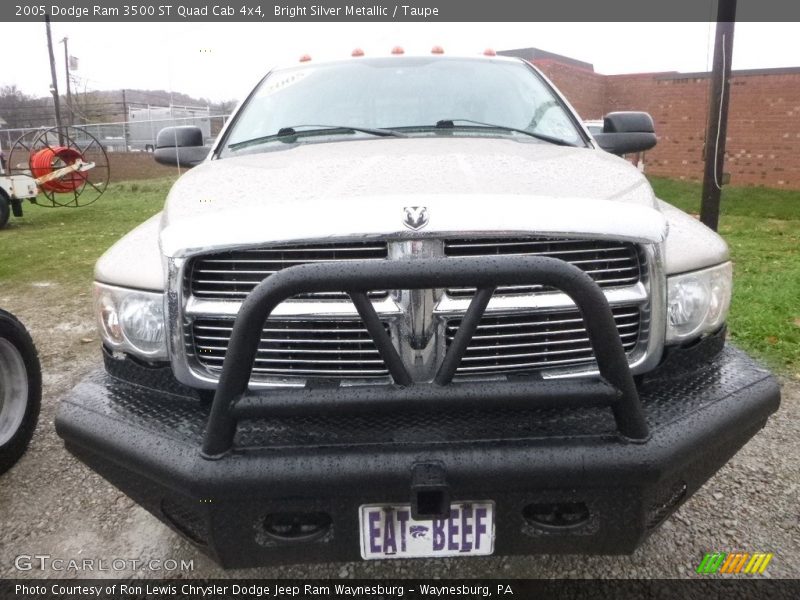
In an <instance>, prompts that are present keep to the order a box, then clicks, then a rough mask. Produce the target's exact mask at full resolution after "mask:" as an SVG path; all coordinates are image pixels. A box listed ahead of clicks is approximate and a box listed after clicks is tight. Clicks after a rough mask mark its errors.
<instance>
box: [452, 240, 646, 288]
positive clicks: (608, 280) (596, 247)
mask: <svg viewBox="0 0 800 600" xmlns="http://www.w3.org/2000/svg"><path fill="white" fill-rule="evenodd" d="M444 252H445V255H446V256H500V255H502V256H509V255H510V256H549V257H552V258H558V259H561V260H564V261H566V262H568V263H571V264H573V265H575V266H576V267H578V268H579V269H581V270H583V271H584V272H586V273H588V274H589V276H590V277H591V278H592V279H594V281H595V282H596V283H597V284H598V285H599V286H600V287H602V288H609V287H616V286H627V285H633V284H635V283H637V282H638V281H639V280H640V279H641V276H642V273H643V272H644V266H645V265H644V255H643V254H642V253H641V252H640V251H639V248H638V247H637V246H636V244H632V243H630V242H615V241H605V240H574V239H555V238H513V237H503V238H485V239H484V238H474V239H449V240H445V242H444ZM542 291H553V289H552V288H546V287H545V286H541V285H512V286H502V287H499V288H497V291H496V292H495V294H496V295H514V294H530V293H532V292H542ZM447 293H448V295H450V296H453V297H464V296H472V295H473V294H474V293H475V288H450V289H448V290H447Z"/></svg>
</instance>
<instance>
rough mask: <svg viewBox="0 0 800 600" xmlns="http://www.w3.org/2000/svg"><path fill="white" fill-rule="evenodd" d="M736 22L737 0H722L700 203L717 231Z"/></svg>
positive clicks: (703, 217) (704, 219)
mask: <svg viewBox="0 0 800 600" xmlns="http://www.w3.org/2000/svg"><path fill="white" fill-rule="evenodd" d="M735 21H736V0H718V5H717V34H716V40H715V42H714V68H713V71H712V81H711V98H710V101H709V105H708V127H707V128H706V143H705V151H706V156H705V171H704V173H703V198H702V200H701V203H700V220H701V221H702V222H703V223H704V224H705V225H707V226H708V227H710V228H711V229H713V230H714V231H716V230H717V227H718V226H719V206H720V199H721V196H722V184H723V181H722V179H723V177H722V173H723V169H724V168H725V138H726V136H727V134H728V102H729V100H730V79H731V58H732V57H733V29H734V25H735Z"/></svg>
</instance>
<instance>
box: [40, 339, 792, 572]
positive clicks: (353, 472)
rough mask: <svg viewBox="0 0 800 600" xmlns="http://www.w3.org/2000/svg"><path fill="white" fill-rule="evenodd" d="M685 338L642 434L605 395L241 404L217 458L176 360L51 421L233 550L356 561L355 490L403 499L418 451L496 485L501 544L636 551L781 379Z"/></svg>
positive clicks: (127, 481)
mask: <svg viewBox="0 0 800 600" xmlns="http://www.w3.org/2000/svg"><path fill="white" fill-rule="evenodd" d="M709 344H721V340H716V341H714V340H711V341H709V342H707V344H706V346H708V345H709ZM714 350H716V348H714ZM678 354H680V355H681V356H677V355H673V356H671V357H668V358H667V360H666V361H665V363H664V365H663V366H662V367H661V368H660V369H659V370H657V371H655V372H654V373H653V374H652V375H651V376H650V377H648V378H646V379H644V380H642V381H640V382H639V384H638V391H639V396H640V400H641V403H642V407H643V410H644V416H645V419H646V421H647V425H648V427H649V429H650V432H651V436H650V437H649V439H648V440H647V441H646V442H644V443H630V442H628V441H626V440H625V439H624V438H622V437H621V436H620V435H619V434H618V432H617V430H616V427H615V422H614V418H613V416H612V414H611V410H610V409H609V408H604V407H589V408H563V409H560V408H546V409H537V410H525V409H514V410H506V409H502V408H496V409H491V410H489V409H475V408H473V409H468V410H463V411H447V412H443V411H436V410H426V411H419V410H415V411H413V412H399V413H391V414H387V413H385V412H381V413H378V412H376V413H372V414H370V413H361V414H358V415H356V416H339V415H335V414H334V415H328V416H325V417H324V418H323V417H320V416H314V415H289V416H278V417H271V418H269V419H247V420H243V421H241V422H240V425H239V428H238V431H237V433H236V439H235V443H234V447H235V448H236V449H235V450H234V451H233V452H231V453H229V454H227V455H225V456H224V457H222V458H221V459H219V460H206V459H204V458H202V457H201V454H200V446H201V443H202V440H203V435H204V431H205V427H206V423H207V420H208V414H209V406H208V404H207V403H203V402H202V401H201V400H199V399H198V398H196V397H192V396H191V392H190V390H188V388H182V387H181V386H180V385H174V382H172V383H170V376H169V371H168V369H163V370H155V371H154V370H152V369H146V368H144V367H141V366H138V365H136V364H134V363H131V362H129V361H125V362H120V361H115V360H113V359H107V364H108V371H107V372H103V371H98V372H95V373H92V374H90V375H89V376H88V377H87V378H86V379H85V380H84V381H83V382H82V383H80V384H79V385H78V386H77V387H76V388H75V389H74V390H73V391H72V392H71V394H69V396H68V397H67V398H66V399H65V400H64V401H63V402H62V404H61V407H60V410H59V414H58V417H57V420H56V425H57V430H58V432H59V434H60V435H61V436H62V437H63V438H64V440H65V442H66V445H67V447H68V448H69V450H70V451H71V452H73V453H74V454H75V455H76V456H78V457H79V458H80V459H81V460H83V461H84V462H85V463H87V464H88V465H89V466H91V467H92V468H93V469H95V470H97V471H98V472H99V473H100V474H102V475H103V476H104V477H106V478H107V479H108V480H109V481H110V482H111V483H113V484H114V485H116V486H117V487H119V488H120V489H121V490H122V491H124V492H125V493H127V494H128V495H130V496H131V497H132V498H133V499H134V500H136V501H137V502H139V503H140V504H141V505H143V506H144V507H145V508H147V509H148V510H149V511H150V512H152V513H153V514H154V515H155V516H157V517H158V518H159V519H161V520H163V521H164V522H166V523H167V524H169V525H170V526H171V527H173V528H175V529H176V530H178V531H180V532H181V533H182V534H184V535H185V536H186V537H188V538H190V539H192V540H193V541H194V542H195V543H197V544H198V545H199V546H201V547H202V548H203V549H204V550H205V551H206V552H207V553H208V554H209V555H211V556H212V557H214V558H215V559H216V560H217V561H219V562H220V563H221V564H222V565H224V566H227V567H244V566H256V565H264V564H277V563H299V562H312V561H337V560H357V559H358V558H359V540H358V520H357V519H358V516H357V515H358V512H357V509H358V506H359V505H361V504H369V503H407V502H409V501H410V495H411V487H412V472H413V470H414V467H415V465H419V464H437V465H440V466H441V467H442V468H443V472H444V478H445V479H446V485H447V487H448V490H449V494H450V497H452V498H453V499H454V500H463V499H471V498H480V499H491V500H494V501H495V503H496V507H497V509H496V510H497V523H496V545H495V547H496V553H499V554H532V553H625V552H631V551H633V549H635V548H636V546H637V545H638V544H639V543H641V541H642V540H643V539H644V538H645V537H646V536H647V534H648V533H649V532H650V531H651V530H652V529H653V528H655V527H656V526H657V525H658V524H659V523H660V522H662V521H663V520H664V519H665V518H666V517H667V516H668V515H669V514H670V513H671V512H672V511H673V510H674V509H675V508H676V507H677V506H679V505H680V503H681V502H683V501H684V500H685V499H686V498H688V497H689V496H690V495H691V494H692V493H694V492H695V491H696V490H697V489H698V488H699V487H700V486H701V485H702V484H703V483H704V482H705V481H706V480H707V479H708V478H709V477H710V476H711V475H712V474H713V473H715V472H716V471H717V470H718V469H719V468H720V467H721V466H722V465H723V464H725V462H727V461H728V460H729V459H730V458H731V456H733V454H734V453H736V451H738V450H739V448H741V446H742V445H743V444H745V443H746V442H747V441H748V440H749V439H750V438H751V437H752V436H753V435H754V434H755V433H756V432H757V431H758V430H759V429H760V428H761V427H763V426H764V424H765V423H766V420H767V418H768V416H769V415H770V414H771V413H773V412H774V411H775V410H777V408H778V406H779V402H780V393H779V388H778V384H777V382H776V380H775V379H774V378H773V377H772V376H771V375H770V374H769V373H768V372H767V371H766V370H765V369H763V368H761V367H760V366H759V365H757V364H756V363H755V362H754V361H752V360H751V359H750V358H749V357H747V356H746V355H745V354H744V353H743V352H741V351H739V350H737V349H735V348H734V347H732V346H730V345H726V346H725V347H724V348H723V349H722V351H721V352H720V353H719V354H714V353H713V352H709V351H707V349H706V350H704V348H703V346H702V345H701V346H700V347H695V348H694V349H692V350H685V351H681V352H680V353H678ZM687 365H691V366H692V368H691V369H690V368H688V366H687ZM112 373H113V374H112ZM137 381H138V382H139V383H135V382H137ZM145 382H148V383H145ZM154 385H155V386H159V388H160V389H156V388H154V387H152V386H154ZM576 506H577V507H582V508H580V510H577V509H576V511H573V513H574V514H572V516H569V515H567V517H568V519H572V521H568V522H566V523H565V522H564V519H563V518H561V517H562V516H563V513H565V511H566V512H569V510H571V509H570V507H572V508H574V507H576ZM551 509H552V510H551ZM584 509H585V510H584ZM548 511H551V512H552V514H550V515H548V514H546V513H547V512H548ZM285 514H291V515H299V518H303V517H302V516H303V515H317V516H318V515H326V516H327V517H328V518H329V521H327V520H326V521H325V522H326V523H327V525H326V527H325V528H324V530H321V531H320V535H317V536H310V537H309V538H308V539H305V540H299V539H285V538H281V537H280V536H277V537H276V535H274V534H275V531H274V530H270V529H269V527H268V525H267V523H268V522H274V518H273V519H272V521H269V519H268V517H269V516H270V515H272V516H273V517H274V515H285ZM575 514H577V515H578V516H575Z"/></svg>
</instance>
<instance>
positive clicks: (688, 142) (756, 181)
mask: <svg viewBox="0 0 800 600" xmlns="http://www.w3.org/2000/svg"><path fill="white" fill-rule="evenodd" d="M500 54H504V55H506V56H518V57H520V58H523V59H525V60H528V61H530V62H532V63H533V64H535V65H536V66H537V67H539V69H541V71H542V72H543V73H544V74H545V75H547V76H548V77H549V78H550V79H552V81H553V82H554V83H555V84H556V86H558V88H559V89H560V90H561V91H562V92H563V93H564V95H565V96H566V97H567V99H568V100H569V101H570V102H571V103H572V105H573V106H574V107H575V109H576V110H577V111H578V113H579V114H580V115H581V117H582V118H584V119H587V120H588V119H600V118H602V116H603V115H604V114H606V113H608V112H611V111H615V110H644V111H647V112H649V113H650V114H651V115H652V116H653V120H654V121H655V124H656V134H657V136H658V145H657V146H656V147H655V148H654V149H653V150H651V151H649V152H648V153H647V156H646V157H645V162H646V164H647V171H648V173H651V174H653V175H663V176H666V177H675V178H680V179H687V180H693V181H701V180H702V178H703V146H704V138H705V129H706V118H707V113H708V102H709V98H708V94H709V93H710V90H711V74H710V73H677V72H667V73H636V74H631V75H601V74H599V73H596V72H595V71H594V67H593V66H592V65H591V64H590V63H586V62H582V61H578V60H574V59H572V58H568V57H565V56H560V55H558V54H553V53H551V52H545V51H543V50H539V49H537V48H522V49H517V50H505V51H503V52H500ZM728 112H729V114H728V139H727V146H726V162H725V171H726V172H729V173H730V174H731V183H732V184H733V185H764V186H768V187H777V188H787V189H800V67H792V68H784V69H757V70H747V71H733V73H732V77H731V101H730V108H729V111H728Z"/></svg>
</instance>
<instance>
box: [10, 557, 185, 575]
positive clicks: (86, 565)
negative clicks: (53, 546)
mask: <svg viewBox="0 0 800 600" xmlns="http://www.w3.org/2000/svg"><path fill="white" fill-rule="evenodd" d="M14 568H16V569H17V570H18V571H56V572H59V573H84V572H86V573H96V572H102V571H106V572H115V571H154V572H173V571H194V559H192V560H184V559H182V558H180V559H177V558H152V559H142V558H64V557H58V556H51V555H50V554H20V555H19V556H17V557H16V558H15V559H14Z"/></svg>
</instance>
